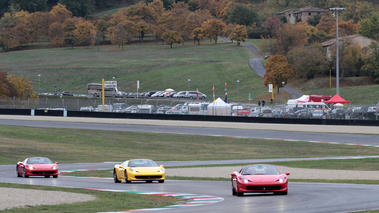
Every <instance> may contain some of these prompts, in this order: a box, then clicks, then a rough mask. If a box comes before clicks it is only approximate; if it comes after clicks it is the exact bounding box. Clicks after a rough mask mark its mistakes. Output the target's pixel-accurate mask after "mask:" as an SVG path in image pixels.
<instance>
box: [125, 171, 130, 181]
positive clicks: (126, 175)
mask: <svg viewBox="0 0 379 213" xmlns="http://www.w3.org/2000/svg"><path fill="white" fill-rule="evenodd" d="M125 183H131V181H129V180H128V173H127V172H126V171H125Z"/></svg>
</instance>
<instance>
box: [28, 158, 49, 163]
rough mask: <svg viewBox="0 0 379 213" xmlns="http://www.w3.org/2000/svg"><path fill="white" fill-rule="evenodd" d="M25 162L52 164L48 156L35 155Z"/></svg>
mask: <svg viewBox="0 0 379 213" xmlns="http://www.w3.org/2000/svg"><path fill="white" fill-rule="evenodd" d="M27 164H53V162H51V160H50V159H49V158H42V157H35V158H29V159H28V162H27Z"/></svg>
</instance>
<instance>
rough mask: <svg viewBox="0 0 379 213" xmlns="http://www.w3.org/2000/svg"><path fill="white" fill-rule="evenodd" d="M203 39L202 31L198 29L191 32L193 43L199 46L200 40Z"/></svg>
mask: <svg viewBox="0 0 379 213" xmlns="http://www.w3.org/2000/svg"><path fill="white" fill-rule="evenodd" d="M203 37H204V30H203V29H202V28H200V27H198V28H196V29H194V30H193V32H192V38H193V40H194V41H197V44H198V45H200V40H201V39H203Z"/></svg>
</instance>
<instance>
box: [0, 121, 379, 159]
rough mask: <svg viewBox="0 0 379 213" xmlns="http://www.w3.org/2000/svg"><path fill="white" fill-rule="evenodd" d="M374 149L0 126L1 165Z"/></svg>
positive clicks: (369, 149) (301, 155) (282, 155)
mask: <svg viewBox="0 0 379 213" xmlns="http://www.w3.org/2000/svg"><path fill="white" fill-rule="evenodd" d="M377 154H378V148H376V147H363V146H349V145H343V144H322V143H307V142H300V141H280V140H265V139H251V138H233V137H213V136H201V135H182V134H180V135H178V134H166V133H143V132H122V131H101V130H80V129H57V128H35V127H16V126H5V125H4V126H1V128H0V164H16V163H17V162H18V161H22V160H24V159H25V158H26V157H31V156H46V157H49V158H51V160H53V161H54V162H59V163H78V162H83V163H84V162H105V161H114V162H120V161H125V160H127V159H131V158H149V159H153V160H156V161H187V160H231V159H272V158H308V157H328V156H357V155H359V156H366V155H377Z"/></svg>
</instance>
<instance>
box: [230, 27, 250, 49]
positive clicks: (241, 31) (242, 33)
mask: <svg viewBox="0 0 379 213" xmlns="http://www.w3.org/2000/svg"><path fill="white" fill-rule="evenodd" d="M246 37H247V31H246V26H242V25H237V26H236V27H235V28H234V30H233V32H232V33H230V35H229V38H230V40H232V41H237V44H238V46H240V43H241V41H242V42H245V38H246Z"/></svg>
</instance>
